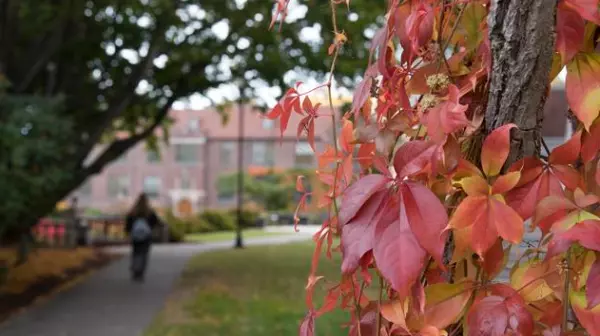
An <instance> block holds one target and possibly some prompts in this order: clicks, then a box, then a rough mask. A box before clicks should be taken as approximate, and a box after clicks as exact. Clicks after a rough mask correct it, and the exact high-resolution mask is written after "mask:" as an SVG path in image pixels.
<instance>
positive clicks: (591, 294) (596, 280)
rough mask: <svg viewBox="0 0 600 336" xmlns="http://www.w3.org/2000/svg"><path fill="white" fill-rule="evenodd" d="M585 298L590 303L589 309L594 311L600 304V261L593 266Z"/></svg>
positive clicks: (586, 286)
mask: <svg viewBox="0 0 600 336" xmlns="http://www.w3.org/2000/svg"><path fill="white" fill-rule="evenodd" d="M585 296H586V299H587V301H588V306H587V309H594V308H595V307H596V306H598V305H599V304H600V259H598V258H597V259H596V261H595V262H594V263H593V264H592V268H591V269H590V273H589V275H588V278H587V282H586V285H585Z"/></svg>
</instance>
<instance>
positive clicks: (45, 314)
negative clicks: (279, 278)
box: [0, 233, 311, 336]
mask: <svg viewBox="0 0 600 336" xmlns="http://www.w3.org/2000/svg"><path fill="white" fill-rule="evenodd" d="M310 237H311V236H310V235H309V234H306V233H304V234H303V233H296V234H293V235H289V236H287V235H286V236H280V237H266V238H256V239H246V241H245V243H246V244H247V245H263V244H286V243H290V242H295V241H302V240H307V239H310ZM232 245H233V242H231V241H227V242H218V243H206V244H181V245H155V246H153V248H152V251H151V257H150V264H149V266H148V273H147V277H146V281H145V283H143V284H138V283H133V282H132V281H131V280H130V279H129V273H128V266H129V258H128V255H127V256H125V257H124V258H122V259H120V260H118V261H116V262H114V263H113V264H111V265H109V266H108V267H106V268H104V269H102V270H100V271H98V272H97V273H95V274H92V275H91V276H90V277H89V278H88V279H86V280H84V282H82V283H80V284H78V285H76V286H74V287H73V288H71V289H68V290H66V291H64V292H62V293H59V294H57V295H56V297H53V298H50V300H49V301H48V302H45V303H42V304H40V305H38V306H35V307H32V308H30V309H29V310H28V311H25V312H24V313H22V314H20V315H17V316H15V317H13V318H12V319H11V320H9V321H8V322H6V323H4V324H3V325H0V335H2V336H84V335H85V336H138V335H141V334H142V332H143V331H144V330H145V328H146V327H147V326H148V325H149V324H150V323H151V321H152V319H153V318H154V316H155V315H156V314H157V313H158V312H159V311H160V309H161V308H162V307H163V304H164V302H165V300H166V298H167V296H168V295H169V293H170V292H171V289H172V287H173V284H174V282H175V281H176V280H177V279H178V277H179V276H180V274H181V272H182V270H183V268H184V266H185V264H186V263H187V261H188V260H189V259H190V257H192V256H194V255H195V254H198V253H201V252H206V251H212V250H219V249H227V248H232ZM111 251H113V252H124V253H128V251H129V249H128V248H123V247H121V248H111Z"/></svg>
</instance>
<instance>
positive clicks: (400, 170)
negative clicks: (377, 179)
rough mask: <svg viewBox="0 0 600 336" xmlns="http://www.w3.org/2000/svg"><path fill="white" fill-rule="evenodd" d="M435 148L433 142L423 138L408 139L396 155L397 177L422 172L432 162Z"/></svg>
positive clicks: (395, 167)
mask: <svg viewBox="0 0 600 336" xmlns="http://www.w3.org/2000/svg"><path fill="white" fill-rule="evenodd" d="M434 150H435V147H434V146H433V143H431V142H428V141H423V140H413V141H408V142H407V143H405V144H403V145H402V146H400V148H398V150H397V151H396V154H395V155H394V169H395V170H396V176H397V178H399V179H403V178H404V177H406V176H410V175H413V174H416V173H419V172H421V171H422V170H423V169H424V168H425V167H426V166H427V165H429V163H430V162H431V156H432V155H433V152H434Z"/></svg>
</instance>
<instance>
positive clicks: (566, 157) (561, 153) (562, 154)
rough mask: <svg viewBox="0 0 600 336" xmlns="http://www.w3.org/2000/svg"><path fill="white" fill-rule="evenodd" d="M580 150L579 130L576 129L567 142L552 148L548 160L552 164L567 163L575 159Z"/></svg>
mask: <svg viewBox="0 0 600 336" xmlns="http://www.w3.org/2000/svg"><path fill="white" fill-rule="evenodd" d="M580 151H581V131H578V132H577V133H575V134H573V136H571V138H570V139H569V140H568V141H567V142H565V143H564V144H562V145H560V146H558V147H556V148H554V149H553V150H552V152H551V153H550V156H549V157H548V162H549V163H550V164H554V165H557V164H558V165H568V164H570V163H573V162H575V161H576V160H577V158H578V157H579V152H580Z"/></svg>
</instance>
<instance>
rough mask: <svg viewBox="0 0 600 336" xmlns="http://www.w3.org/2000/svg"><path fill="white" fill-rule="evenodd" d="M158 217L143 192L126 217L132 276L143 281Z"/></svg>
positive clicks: (135, 279)
mask: <svg viewBox="0 0 600 336" xmlns="http://www.w3.org/2000/svg"><path fill="white" fill-rule="evenodd" d="M157 225H158V217H157V216H156V213H155V212H154V211H153V210H152V208H151V207H150V203H149V201H148V196H146V194H144V193H142V194H141V195H140V196H139V197H138V199H137V201H136V203H135V205H134V206H133V208H132V209H131V211H129V214H127V218H126V229H125V230H126V233H127V235H128V236H129V238H130V242H131V268H130V270H131V276H132V280H134V281H143V280H144V275H145V272H146V266H147V264H148V257H149V254H150V245H151V244H152V232H153V229H154V228H155V227H156V226H157Z"/></svg>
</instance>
